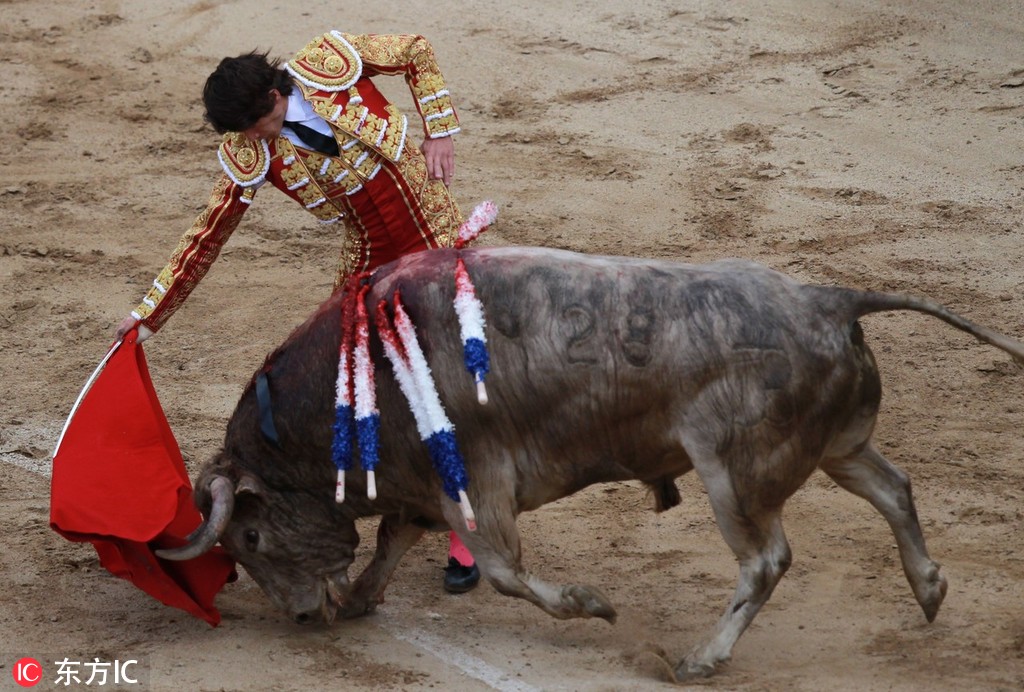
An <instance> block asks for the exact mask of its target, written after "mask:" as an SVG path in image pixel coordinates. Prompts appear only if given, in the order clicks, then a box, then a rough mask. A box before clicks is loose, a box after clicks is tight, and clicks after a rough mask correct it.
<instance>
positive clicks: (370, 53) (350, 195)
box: [132, 31, 462, 331]
mask: <svg viewBox="0 0 1024 692" xmlns="http://www.w3.org/2000/svg"><path fill="white" fill-rule="evenodd" d="M285 69H287V70H288V72H289V73H290V74H291V75H292V77H293V78H294V80H295V86H296V88H297V89H299V90H300V93H301V96H302V97H303V98H304V99H305V100H306V101H307V102H309V103H310V104H311V105H312V107H313V110H314V111H315V112H316V114H317V115H319V116H320V117H321V118H323V119H324V120H325V121H327V123H328V124H329V125H330V126H331V130H332V131H333V133H334V136H335V139H336V140H337V142H338V148H339V154H338V156H336V157H332V156H326V155H324V154H321V153H319V152H316V151H310V150H307V149H304V148H302V147H298V146H295V145H294V144H292V142H291V141H290V140H288V139H287V138H286V137H284V136H281V137H278V138H277V139H276V140H274V141H267V140H261V141H259V142H250V141H248V140H247V139H246V137H245V136H244V135H242V134H241V133H228V134H226V135H225V136H224V139H223V141H222V142H221V145H220V148H219V149H218V152H217V154H218V158H219V159H220V163H221V166H222V167H223V169H224V173H223V175H222V176H221V177H220V178H219V179H218V181H217V183H216V185H215V186H214V189H213V193H212V195H211V197H210V201H209V203H208V204H207V207H206V209H205V210H204V211H203V212H202V213H201V214H200V215H199V217H198V218H197V219H196V221H195V223H193V225H192V227H191V228H190V229H189V230H188V232H186V233H185V235H184V236H182V238H181V241H180V242H179V244H178V247H177V249H176V250H175V251H174V253H173V254H172V255H171V258H170V261H169V262H168V264H167V266H166V267H164V269H163V271H161V272H160V274H159V275H158V276H157V278H156V280H155V281H154V282H153V287H152V288H151V289H150V291H149V293H148V294H147V295H146V297H145V298H144V299H143V301H142V303H141V304H139V306H138V307H137V308H136V309H135V310H134V311H133V312H132V315H133V316H134V317H136V318H137V319H139V320H140V321H141V322H142V323H143V324H145V325H146V326H147V327H149V328H150V329H152V330H153V331H157V330H158V329H159V328H160V327H161V326H163V324H164V322H166V321H167V319H168V318H169V317H170V316H171V314H173V312H174V311H175V310H176V309H177V308H178V306H180V305H181V303H183V302H184V301H185V298H186V297H188V295H189V293H191V291H192V289H193V288H195V286H196V284H198V283H199V281H200V279H202V278H203V276H205V274H206V272H207V270H208V269H209V268H210V265H212V264H213V262H214V260H216V258H217V256H218V255H219V253H220V250H221V248H222V247H223V246H224V243H225V242H227V240H228V238H229V237H230V235H231V233H232V232H233V231H234V230H235V228H237V226H238V223H239V221H241V218H242V215H243V214H244V213H245V211H246V209H248V208H249V205H250V204H252V201H253V199H254V197H255V194H256V191H257V189H259V188H260V187H261V186H262V185H263V184H264V183H266V182H269V183H271V184H272V185H273V186H274V187H276V188H278V189H279V190H281V191H282V192H284V193H285V194H286V195H288V196H289V197H291V198H292V199H294V200H296V201H297V202H298V203H300V204H302V205H303V206H304V207H305V208H306V209H308V210H309V211H310V212H311V213H312V214H313V215H314V216H315V217H316V218H317V219H318V220H319V221H320V222H322V223H335V222H338V221H342V222H343V223H344V224H345V225H346V227H347V230H348V232H347V233H346V234H345V236H346V237H345V238H344V239H343V244H342V245H343V247H342V252H341V258H340V261H339V267H338V276H337V278H336V285H340V283H342V282H343V280H344V278H345V277H347V276H348V275H349V274H351V273H354V272H358V271H365V270H369V269H373V268H375V267H376V266H379V265H380V264H383V263H385V262H388V261H391V260H393V259H397V257H399V256H401V255H403V254H406V253H408V252H413V251H416V250H421V249H426V248H432V247H439V246H445V247H446V246H450V245H451V244H452V243H454V241H455V239H456V236H457V232H458V227H459V225H460V223H461V221H462V218H461V216H460V213H459V210H458V207H457V206H456V205H455V202H454V200H453V199H452V198H451V196H450V194H449V193H448V188H447V187H446V186H445V185H444V184H443V183H442V182H441V181H439V180H433V179H429V177H428V176H427V171H426V165H425V162H424V160H423V156H422V154H421V153H420V152H419V150H418V149H416V148H415V147H414V146H413V145H411V144H410V143H408V142H407V141H406V139H407V134H408V133H407V129H408V121H407V119H406V117H405V116H404V115H403V114H402V113H401V112H399V110H398V109H397V108H396V107H395V106H394V105H393V104H391V103H390V102H389V101H388V100H387V99H385V98H384V96H383V95H382V94H381V93H380V92H379V91H378V90H377V88H376V87H375V86H374V84H373V82H371V81H370V79H369V78H370V77H371V76H373V75H377V74H384V75H404V76H405V79H406V81H407V82H408V84H409V88H410V90H411V91H412V94H413V97H414V99H415V103H416V107H417V109H418V111H419V114H420V116H421V118H422V120H423V125H424V129H425V131H426V135H427V136H428V137H430V138H437V137H448V136H451V135H453V134H455V133H457V132H458V131H459V121H458V116H457V115H456V113H455V110H454V108H453V106H452V102H451V98H450V95H449V93H448V89H447V88H446V86H445V82H444V79H443V77H442V76H441V72H440V70H439V68H438V66H437V62H436V60H435V59H434V54H433V50H432V49H431V47H430V44H429V43H428V42H427V41H426V39H424V38H423V37H422V36H404V35H403V36H391V35H352V34H342V33H340V32H337V31H331V32H329V33H327V34H324V35H322V36H318V37H316V38H315V39H313V40H312V41H311V42H310V43H309V44H308V45H306V47H305V48H303V49H302V50H301V51H299V52H298V54H296V55H295V57H294V58H293V59H292V60H290V61H289V62H288V63H287V64H286V65H285ZM382 210H383V211H382ZM396 219H397V221H396Z"/></svg>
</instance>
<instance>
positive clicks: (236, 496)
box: [169, 248, 1024, 678]
mask: <svg viewBox="0 0 1024 692" xmlns="http://www.w3.org/2000/svg"><path fill="white" fill-rule="evenodd" d="M460 254H461V256H462V257H463V258H464V260H465V262H466V265H467V266H468V269H469V273H470V274H471V275H472V277H473V280H474V282H475V284H476V290H477V293H478V295H479V297H480V299H481V301H482V303H483V306H484V309H485V312H486V315H487V320H488V326H487V338H488V342H489V349H490V358H491V368H492V369H491V375H490V377H489V379H488V382H487V386H488V391H489V393H490V403H488V404H487V405H486V406H481V405H480V404H479V403H478V402H477V400H476V391H475V389H474V385H473V382H472V378H471V377H470V376H469V375H468V374H467V373H466V371H465V369H464V367H463V362H462V347H461V344H460V341H459V331H458V324H457V322H456V317H455V313H454V311H453V309H452V297H453V290H454V289H453V280H452V270H453V267H454V264H455V252H454V251H443V250H438V251H431V252H426V253H421V254H418V255H414V256H410V257H407V258H405V259H402V260H399V261H398V262H396V263H393V264H390V265H387V266H385V267H383V268H382V269H380V270H379V271H378V272H377V273H376V274H374V276H373V277H372V284H373V288H372V290H371V291H370V294H369V298H368V304H369V305H370V309H371V310H372V309H373V306H375V305H376V304H377V303H378V301H380V300H385V299H387V300H390V298H391V296H392V295H393V293H394V292H395V289H396V288H400V289H401V291H402V295H403V297H404V301H405V304H406V307H407V309H408V312H409V314H410V315H411V317H412V320H413V322H414V323H415V324H416V326H417V329H418V333H419V338H420V341H421V343H422V344H423V346H424V350H425V352H426V355H427V358H428V360H429V363H430V367H431V369H432V371H433V375H434V379H435V381H436V385H437V390H438V392H439V393H440V397H441V400H442V401H443V403H444V406H445V409H446V411H447V413H448V416H449V417H450V419H451V421H452V422H453V423H454V425H455V430H456V433H457V438H458V443H459V447H460V449H461V451H462V455H463V457H464V458H465V460H466V467H467V471H468V476H469V498H470V499H471V501H472V504H473V507H474V508H475V510H476V519H477V527H478V528H477V530H476V531H475V532H470V531H468V530H467V528H466V523H465V522H464V521H463V518H462V515H461V514H460V511H459V507H458V505H457V504H456V503H454V502H453V501H452V500H450V499H449V498H448V496H446V495H445V493H444V491H443V489H442V486H441V482H440V481H439V479H438V478H437V476H436V474H435V472H434V470H433V468H432V466H431V461H430V459H429V457H428V455H427V452H426V449H425V448H424V446H423V444H422V442H421V441H420V437H419V435H418V434H417V430H416V426H415V424H414V420H413V416H412V414H411V413H410V410H409V407H408V404H407V402H406V401H405V399H404V398H403V396H402V394H401V393H400V390H399V387H398V385H397V384H396V382H395V379H394V377H393V374H392V370H391V368H390V366H389V365H388V363H387V361H386V360H385V359H384V358H383V357H382V356H381V346H380V343H379V341H377V338H376V335H375V334H374V335H372V337H371V347H372V351H373V355H374V361H375V363H376V380H377V384H378V393H377V396H378V405H379V409H380V412H381V441H380V445H381V464H380V466H379V467H378V470H377V491H378V496H377V498H376V499H375V500H373V501H371V500H369V499H367V497H366V492H365V485H362V483H363V480H362V474H359V473H352V474H349V476H350V483H349V490H348V493H347V497H346V499H345V502H344V503H343V504H337V503H336V502H335V496H334V484H335V476H334V474H335V472H334V467H333V465H332V462H331V450H330V448H331V440H332V423H333V418H334V398H335V389H334V385H335V378H336V373H337V356H338V348H339V339H340V319H339V302H340V300H341V297H340V295H336V296H335V297H334V298H332V299H331V300H330V301H328V303H326V304H325V305H324V306H323V307H322V308H321V309H320V310H319V311H318V312H317V313H316V314H315V315H313V317H312V318H310V319H309V320H308V321H307V322H306V323H305V324H303V325H302V326H301V327H300V328H299V329H298V330H296V331H295V333H294V334H293V335H292V336H291V337H290V338H289V339H288V341H287V342H286V343H285V344H284V345H283V346H282V347H281V348H280V349H278V350H277V351H276V352H275V353H274V354H272V356H271V357H270V358H269V360H268V366H269V368H270V370H269V385H270V387H269V391H270V399H271V401H272V402H273V408H272V414H273V419H274V422H275V424H276V429H277V431H278V433H279V435H280V441H279V444H275V443H273V442H271V441H270V440H268V439H267V438H266V436H265V435H263V434H261V432H260V415H261V410H260V406H259V403H258V401H257V399H258V396H257V393H256V391H255V387H254V386H250V387H249V388H248V390H247V391H246V392H245V393H244V394H243V396H242V398H241V401H240V402H239V404H238V407H237V409H236V411H235V413H234V415H233V416H232V418H231V421H230V422H229V424H228V430H227V435H226V438H225V441H224V448H223V450H222V451H221V452H220V453H219V454H218V455H217V456H216V457H214V458H213V460H212V461H210V462H209V464H208V465H207V466H206V467H205V468H204V470H203V471H202V473H201V475H200V477H199V479H198V480H197V483H196V497H197V503H198V504H199V506H200V509H202V510H203V511H204V514H205V515H206V516H207V517H208V519H207V522H206V523H205V524H204V527H202V530H201V531H200V532H199V533H198V535H197V537H196V538H195V540H194V542H193V544H192V545H190V546H187V547H185V548H184V549H180V550H178V551H174V552H172V553H170V554H169V556H170V557H174V558H179V559H181V558H186V557H189V556H192V555H195V554H198V553H200V552H201V551H203V550H205V549H207V548H209V547H210V546H211V545H213V544H214V543H215V542H216V541H217V540H219V541H220V542H221V543H222V544H223V545H224V547H225V548H226V549H227V551H228V552H229V553H230V554H231V555H232V556H234V558H235V559H237V560H238V562H240V563H241V564H242V565H243V566H244V567H245V569H246V570H247V571H248V572H249V573H250V574H251V575H252V577H253V578H254V579H255V580H256V581H257V582H258V583H259V584H260V586H261V587H262V588H263V590H264V591H265V592H266V593H267V594H268V595H269V596H270V598H271V599H272V600H273V601H274V602H275V603H276V604H277V605H278V606H279V607H280V608H282V609H283V610H285V611H286V612H287V613H289V614H290V616H291V617H293V618H294V619H295V620H296V621H298V622H313V621H320V620H328V621H330V620H331V619H332V618H333V617H334V616H335V615H336V614H337V613H338V612H340V613H341V615H342V616H345V617H349V616H356V615H362V614H364V613H367V612H370V611H372V610H373V609H374V607H375V605H376V604H377V603H378V602H380V601H381V599H382V594H383V591H384V587H385V585H386V583H387V581H388V578H389V576H390V575H391V573H392V571H393V570H394V568H395V566H396V565H397V563H398V561H399V559H400V558H401V556H402V554H403V553H404V552H405V551H406V550H407V549H408V548H409V547H410V546H412V545H413V544H415V543H416V541H417V540H418V539H419V538H420V536H421V535H422V533H423V531H424V530H426V529H428V528H430V529H436V528H444V527H447V526H451V527H453V528H454V529H455V530H456V531H457V532H459V534H460V535H461V537H462V539H463V540H464V541H465V542H466V544H467V546H469V548H470V550H471V551H472V553H473V555H474V556H475V557H476V559H477V562H478V564H479V566H480V570H481V572H482V573H483V575H484V576H485V577H486V578H487V579H488V581H490V583H491V584H492V585H493V586H494V587H495V588H496V589H498V590H499V591H500V592H502V593H505V594H508V595H512V596H518V597H520V598H524V599H526V600H528V601H530V602H532V603H534V604H536V605H537V606H539V607H541V608H543V609H544V610H545V611H546V612H548V613H550V614H551V615H553V616H555V617H558V618H572V617H593V616H597V617H601V618H604V619H606V620H609V621H612V620H613V619H614V617H615V610H614V608H613V607H612V605H611V604H610V603H609V601H608V600H607V599H606V598H605V596H604V595H603V594H602V593H601V592H600V591H598V590H597V589H595V588H593V587H590V586H582V585H575V584H571V585H565V586H562V585H555V584H551V583H549V582H546V581H544V580H542V579H541V578H540V577H538V576H536V575H534V574H532V573H530V572H528V571H527V570H526V569H525V568H524V567H523V566H522V564H521V563H520V543H519V534H518V532H517V529H516V517H517V515H518V514H519V513H520V512H523V511H526V510H532V509H536V508H538V507H540V506H541V505H544V504H545V503H548V502H552V501H554V500H557V499H559V498H562V497H565V496H567V495H570V494H572V493H574V492H576V491H577V490H580V489H581V488H584V487H586V486H588V485H591V484H594V483H602V482H608V481H624V480H629V479H635V480H640V481H643V482H644V483H646V484H648V485H649V487H650V488H651V489H652V490H653V491H654V497H655V504H656V508H657V509H658V510H664V509H667V508H669V507H671V506H673V505H674V504H677V503H678V502H679V495H678V491H677V490H676V487H675V485H674V479H675V478H677V477H679V476H680V475H682V474H684V473H686V472H687V471H690V470H692V469H695V470H696V471H697V474H698V475H699V476H700V479H701V481H702V482H703V484H704V486H705V487H706V489H707V492H708V497H709V499H710V502H711V505H712V507H713V509H714V513H715V518H716V520H717V522H718V526H719V528H720V530H721V532H722V535H723V537H724V538H725V541H726V543H728V545H729V547H730V548H731V549H732V550H733V552H734V553H735V554H736V557H737V559H738V560H739V566H740V569H739V582H738V585H737V587H736V592H735V595H734V596H733V599H732V602H731V603H730V604H729V606H728V608H727V609H726V610H725V613H724V614H723V616H722V617H721V619H720V620H719V622H718V624H717V625H716V626H715V628H714V630H713V631H712V632H711V633H710V636H709V637H708V638H707V639H706V640H704V642H703V643H702V644H700V645H698V646H696V647H694V648H693V649H692V651H691V652H690V653H689V654H688V655H687V656H685V657H684V658H683V659H682V661H681V662H680V663H679V664H678V667H677V669H676V672H677V674H678V676H679V677H680V678H687V677H694V676H704V675H710V674H711V673H713V672H714V670H715V668H716V666H717V665H718V664H719V663H721V662H723V661H726V660H728V658H729V656H730V652H731V650H732V647H733V645H734V644H735V642H736V640H737V639H738V638H739V636H740V634H742V632H743V631H744V629H746V627H747V626H748V625H749V624H750V622H751V621H752V620H753V618H754V616H755V615H756V613H757V612H758V610H759V609H760V608H761V606H762V605H764V603H765V602H766V601H767V600H768V598H769V596H770V595H771V593H772V590H773V589H774V588H775V585H776V584H777V583H778V582H779V579H780V578H781V577H782V575H783V574H784V573H785V571H786V569H787V568H788V567H789V564H790V560H791V555H790V548H789V545H788V543H787V541H786V537H785V535H784V533H783V529H782V522H781V512H782V507H783V504H784V503H785V501H786V500H787V499H788V498H789V497H790V495H792V494H793V493H794V492H795V491H796V490H797V488H799V487H800V486H801V485H802V484H803V483H804V482H805V481H806V480H807V478H808V477H809V476H810V475H811V473H812V472H813V471H814V470H815V469H818V468H820V469H822V470H823V471H824V472H825V473H827V474H828V475H829V476H830V477H831V478H832V479H833V480H835V481H836V483H838V484H839V485H840V486H842V487H843V488H845V489H847V490H848V491H850V492H852V493H854V494H855V495H858V496H860V497H863V498H865V499H866V500H868V501H869V502H870V503H871V504H872V505H873V506H874V507H875V508H876V509H877V510H878V511H879V512H880V513H881V514H882V515H883V516H884V517H885V519H886V520H887V521H888V523H889V525H890V526H891V528H892V531H893V533H894V535H895V537H896V542H897V544H898V546H899V552H900V558H901V560H902V563H903V570H904V573H905V574H906V577H907V580H908V581H909V583H910V587H911V589H912V590H913V593H914V596H915V597H916V599H917V601H918V603H919V604H920V605H921V608H922V609H923V610H924V614H925V617H927V619H928V620H929V621H930V620H932V619H934V618H935V616H936V614H937V612H938V609H939V605H940V604H941V603H942V599H943V597H944V595H945V593H946V580H945V578H944V577H943V576H942V575H941V574H940V572H939V565H938V564H937V563H935V562H934V561H932V560H931V558H930V557H929V556H928V552H927V550H926V548H925V542H924V537H923V535H922V532H921V527H920V525H919V523H918V519H917V515H916V512H915V509H914V502H913V499H912V497H911V492H910V482H909V480H908V478H907V476H906V475H905V474H904V473H903V472H902V471H901V470H900V469H898V468H896V467H895V466H893V465H892V464H891V463H890V462H889V461H887V460H886V459H885V458H884V457H883V456H882V455H881V454H880V453H879V452H878V450H876V449H875V447H874V445H873V444H872V442H871V434H872V430H873V428H874V425H875V417H876V414H877V412H878V406H879V400H880V397H881V385H880V381H879V375H878V371H877V369H876V366H875V362H874V358H873V357H872V354H871V351H870V350H869V349H868V347H867V345H866V344H865V343H864V338H863V333H862V331H861V327H860V325H859V324H858V322H857V320H858V318H860V317H862V316H864V315H867V314H869V313H872V312H876V311H882V310H915V311H919V312H923V313H927V314H929V315H933V316H935V317H937V318H939V319H941V320H943V321H945V322H947V323H949V324H950V325H952V326H954V327H956V328H958V329H961V330H963V331H965V332H968V333H970V334H972V335H974V336H975V337H977V338H978V339H980V340H981V341H984V342H986V343H989V344H991V345H993V346H995V347H997V348H999V349H1002V350H1004V351H1006V352H1008V353H1010V354H1011V355H1012V356H1013V357H1014V358H1015V359H1017V360H1018V361H1024V345H1022V344H1020V343H1018V342H1016V341H1013V340H1011V339H1008V338H1006V337H1004V336H1001V335H999V334H997V333H995V332H993V331H991V330H988V329H985V328H984V327H980V326H977V325H974V324H973V323H971V322H969V321H967V320H965V319H963V318H961V317H959V316H957V315H955V314H953V313H951V312H950V311H948V310H947V309H945V308H943V307H942V306H940V305H937V304H935V303H933V302H930V301H927V300H923V299H919V298H912V297H906V296H900V295H892V294H883V293H872V292H861V291H855V290H849V289H844V288H829V287H822V286H809V285H802V284H799V283H797V282H795V281H793V280H792V279H789V278H787V277H786V276H784V275H782V274H779V273H777V272H775V271H771V270H769V269H767V268H765V267H763V266H760V265H757V264H753V263H750V262H745V261H735V260H730V261H723V262H716V263H713V264H708V265H686V264H675V263H670V262H662V261H648V260H634V259H623V258H610V257H592V256H584V255H577V254H572V253H566V252H559V251H552V250H543V249H534V248H501V249H498V248H484V249H476V250H464V251H462V252H461V253H460ZM369 515H380V516H382V520H381V523H380V528H379V536H378V542H377V552H376V555H375V556H374V559H373V561H372V562H371V563H370V564H369V566H368V567H367V568H366V570H365V571H364V572H363V573H362V574H360V576H359V578H358V579H356V580H355V581H354V582H352V583H350V582H349V580H348V577H347V570H348V567H349V565H350V564H351V563H352V559H353V553H354V550H355V548H356V545H357V544H358V541H359V538H358V535H357V533H356V529H355V520H356V518H358V517H364V516H369Z"/></svg>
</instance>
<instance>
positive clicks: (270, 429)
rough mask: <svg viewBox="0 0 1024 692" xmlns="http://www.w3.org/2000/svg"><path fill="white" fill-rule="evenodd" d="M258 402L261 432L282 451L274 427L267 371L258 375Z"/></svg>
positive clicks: (262, 371)
mask: <svg viewBox="0 0 1024 692" xmlns="http://www.w3.org/2000/svg"><path fill="white" fill-rule="evenodd" d="M256 401H257V402H258V403H259V406H260V432H261V433H263V437H265V438H267V440H269V441H270V443H271V444H272V445H274V446H275V447H277V448H278V449H281V438H280V437H278V434H277V427H276V426H275V425H274V408H273V406H271V403H270V382H269V380H268V379H267V371H266V370H261V371H260V373H259V374H258V375H256Z"/></svg>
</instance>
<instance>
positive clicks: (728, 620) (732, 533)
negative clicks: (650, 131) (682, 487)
mask: <svg viewBox="0 0 1024 692" xmlns="http://www.w3.org/2000/svg"><path fill="white" fill-rule="evenodd" d="M707 482H708V479H705V483H707ZM710 488H714V490H713V491H712V490H711V489H710ZM708 495H709V497H710V499H711V504H712V508H713V509H714V512H715V519H716V521H717V522H718V528H719V530H720V531H721V533H722V536H723V537H724V538H725V542H726V543H728V544H729V547H730V548H732V551H733V552H734V553H735V554H736V557H737V559H738V560H739V565H740V576H739V581H738V583H737V584H736V592H735V593H734V595H733V598H732V602H731V603H730V604H729V607H728V608H727V609H726V611H725V613H724V614H723V615H722V617H721V618H720V619H719V620H718V624H717V625H716V626H715V629H714V631H713V632H712V634H711V638H710V639H709V640H707V642H706V643H704V644H701V645H698V646H696V647H694V649H693V650H692V651H691V652H690V653H689V654H688V655H687V656H686V657H685V658H684V659H683V660H682V661H681V662H680V663H679V665H678V666H677V667H676V670H675V673H676V678H677V679H678V680H679V681H680V682H681V681H684V680H688V679H692V678H698V677H707V676H709V675H712V674H713V673H714V672H715V668H716V666H717V665H718V664H719V663H723V662H725V661H728V660H729V658H730V656H731V655H732V648H733V645H735V643H736V640H737V639H739V638H740V635H741V634H743V632H744V630H746V629H747V626H748V625H750V623H751V622H752V621H753V620H754V616H756V615H757V613H758V611H760V610H761V606H763V605H764V604H765V603H766V602H767V601H768V598H769V597H770V596H771V595H772V591H773V590H774V589H775V586H776V585H777V584H778V583H779V580H780V579H782V575H784V574H785V573H786V570H787V569H789V565H790V562H791V560H792V554H791V552H790V549H789V542H788V541H787V540H786V534H785V532H784V531H783V530H782V517H781V508H780V509H779V510H773V511H764V512H762V513H761V514H760V515H759V516H757V517H752V516H749V515H748V514H746V513H745V510H744V509H743V507H742V505H741V504H740V503H738V502H737V501H736V494H735V492H734V490H733V487H732V484H731V483H730V482H729V480H728V478H727V477H726V474H722V477H720V478H716V479H715V480H714V482H713V484H712V485H711V486H709V492H708Z"/></svg>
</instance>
